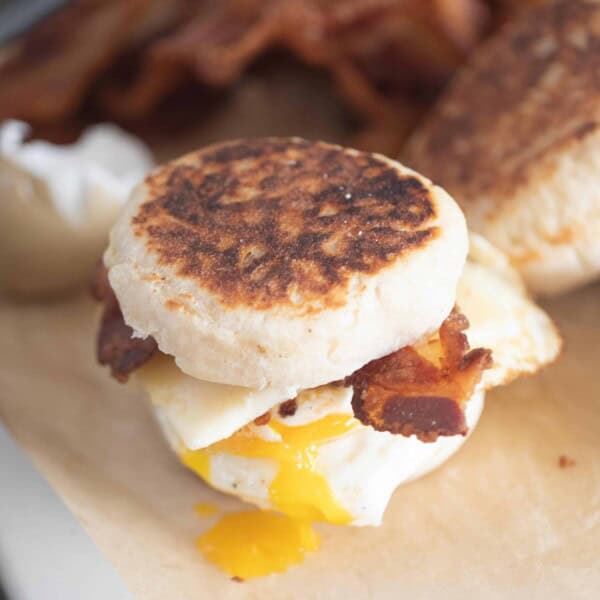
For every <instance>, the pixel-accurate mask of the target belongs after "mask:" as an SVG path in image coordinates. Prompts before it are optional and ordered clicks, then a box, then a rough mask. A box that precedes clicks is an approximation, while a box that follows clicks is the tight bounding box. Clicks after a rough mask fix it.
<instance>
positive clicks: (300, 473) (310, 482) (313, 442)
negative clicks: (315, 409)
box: [181, 414, 357, 579]
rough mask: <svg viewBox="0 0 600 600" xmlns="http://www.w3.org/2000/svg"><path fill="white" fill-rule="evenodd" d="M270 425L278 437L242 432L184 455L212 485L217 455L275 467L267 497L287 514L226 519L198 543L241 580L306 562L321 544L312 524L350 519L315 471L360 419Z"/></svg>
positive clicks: (347, 417)
mask: <svg viewBox="0 0 600 600" xmlns="http://www.w3.org/2000/svg"><path fill="white" fill-rule="evenodd" d="M266 426H267V427H270V428H271V429H272V430H273V431H274V432H276V433H277V434H279V437H280V439H279V440H275V441H271V440H265V439H263V438H261V437H259V436H257V435H256V434H255V433H254V432H252V431H251V430H249V429H248V428H243V429H241V430H240V431H238V432H236V433H235V434H233V435H232V436H231V437H229V438H227V439H226V440H222V441H220V442H217V443H215V444H213V445H212V446H209V447H208V448H205V449H202V450H195V451H184V452H183V454H182V455H181V460H182V461H183V463H184V464H185V465H186V466H188V467H189V468H190V469H192V470H193V471H195V472H196V473H198V474H199V475H200V476H201V477H202V478H203V479H205V480H206V481H209V482H210V456H211V454H213V453H216V452H224V453H229V454H233V455H236V456H243V457H246V458H262V459H271V460H273V461H275V462H276V463H277V465H278V471H277V474H276V475H275V478H274V479H273V481H272V482H271V485H270V486H269V498H270V500H271V503H272V504H273V506H275V507H276V508H277V509H278V510H279V511H281V512H282V513H284V515H277V514H275V513H270V512H262V511H252V512H243V513H237V514H230V515H226V516H224V517H222V518H221V519H220V520H219V521H218V522H217V524H216V525H215V526H214V527H213V528H212V529H210V530H209V531H208V532H207V533H205V534H204V535H203V536H202V537H201V538H200V539H199V540H198V547H199V549H200V550H201V551H202V552H203V554H204V555H205V556H206V557H207V558H208V559H209V560H210V561H211V562H213V563H215V564H216V565H218V566H219V567H221V568H222V569H223V570H224V571H226V572H227V573H229V574H231V575H234V576H237V577H241V578H243V579H246V578H249V577H259V576H261V575H267V574H269V573H278V572H282V571H284V570H285V569H287V568H288V567H289V566H291V565H293V564H296V563H299V562H302V560H303V558H304V553H305V552H306V551H312V550H316V549H317V546H318V538H317V537H316V533H315V532H314V531H313V529H312V527H311V525H310V523H311V522H312V521H328V522H330V523H336V524H340V525H342V524H348V523H349V522H350V521H351V520H352V517H351V515H350V514H349V513H348V511H346V509H344V508H343V507H342V506H340V505H339V504H338V502H337V501H336V499H335V497H334V495H333V493H332V491H331V489H330V488H329V484H328V483H327V480H326V479H325V478H324V477H323V476H322V475H321V474H320V473H318V472H317V470H316V462H317V452H318V449H319V446H320V445H322V444H324V443H325V442H327V441H328V440H330V439H332V438H335V437H337V436H340V435H342V434H344V433H347V432H348V431H351V430H352V429H353V428H354V427H356V426H357V421H356V420H355V419H354V418H353V417H352V416H351V415H347V414H331V415H327V416H325V417H323V418H321V419H319V420H317V421H313V422H312V423H307V424H305V425H297V426H289V425H285V424H283V423H282V422H280V421H275V420H272V421H271V422H270V423H269V424H268V425H266Z"/></svg>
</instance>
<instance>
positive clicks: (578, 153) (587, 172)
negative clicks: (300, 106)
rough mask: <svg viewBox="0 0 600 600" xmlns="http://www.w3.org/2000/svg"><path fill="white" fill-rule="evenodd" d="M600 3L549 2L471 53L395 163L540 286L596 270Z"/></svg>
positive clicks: (580, 279)
mask: <svg viewBox="0 0 600 600" xmlns="http://www.w3.org/2000/svg"><path fill="white" fill-rule="evenodd" d="M599 57H600V4H598V2H593V1H591V0H552V1H550V2H547V3H542V4H541V5H540V6H539V7H537V8H535V9H532V10H531V11H529V12H526V13H524V14H523V16H522V17H521V19H519V20H517V21H515V22H513V23H510V24H508V25H507V26H505V27H504V28H503V29H501V30H500V31H499V32H498V33H497V34H496V35H495V36H494V37H493V38H492V39H491V40H490V41H489V42H488V43H486V44H484V45H483V46H482V47H481V48H480V49H479V50H477V51H476V52H475V53H474V55H473V57H472V60H471V61H470V63H469V64H467V66H466V67H464V68H463V70H462V71H459V73H458V74H457V76H456V77H455V79H454V80H453V82H452V83H451V85H450V87H449V89H448V91H447V92H446V93H445V95H444V96H443V97H442V99H441V101H440V102H439V104H438V105H437V107H436V108H434V110H433V111H432V113H430V115H429V116H428V117H427V118H426V120H425V122H424V124H423V125H422V126H421V127H420V128H419V129H417V131H416V133H415V134H414V135H413V137H412V138H411V139H410V140H409V142H408V144H407V146H406V148H405V150H404V152H403V155H402V157H403V160H405V161H406V163H407V164H409V165H410V166H412V167H414V168H415V169H418V170H419V171H420V172H422V173H425V174H426V175H427V176H429V177H431V178H433V179H434V180H435V181H436V182H439V183H440V185H442V186H444V187H445V188H446V189H447V190H448V191H449V192H450V193H451V194H453V195H454V197H455V198H456V199H457V201H458V202H459V204H460V206H461V208H462V209H463V210H464V212H465V215H466V217H467V221H468V223H469V227H470V228H472V229H474V230H475V231H478V232H480V233H481V234H483V235H484V236H485V237H486V238H487V239H489V240H490V241H491V242H492V243H493V244H494V245H495V246H497V247H498V248H499V249H500V250H501V251H503V252H505V253H506V254H507V255H508V256H509V258H510V261H511V263H512V264H513V265H514V266H515V267H516V268H517V269H518V270H519V271H520V272H521V274H522V275H523V276H524V278H525V280H526V283H527V285H528V286H529V288H530V289H531V290H532V291H533V292H535V293H539V294H556V293H560V292H564V291H567V290H569V289H571V288H573V287H575V286H578V285H580V284H583V283H586V282H588V281H591V280H592V279H594V278H596V277H598V275H599V274H600V193H599V191H598V171H599V165H600V127H599V119H598V111H599V110H600V75H599V73H600V71H599V65H600V60H599Z"/></svg>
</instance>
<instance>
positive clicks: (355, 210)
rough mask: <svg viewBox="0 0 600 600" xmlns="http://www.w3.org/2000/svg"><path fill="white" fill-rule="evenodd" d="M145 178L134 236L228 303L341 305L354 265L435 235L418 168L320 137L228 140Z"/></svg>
mask: <svg viewBox="0 0 600 600" xmlns="http://www.w3.org/2000/svg"><path fill="white" fill-rule="evenodd" d="M146 185H147V188H148V192H149V195H150V198H151V200H149V201H148V202H146V203H144V204H142V205H141V206H140V208H139V210H138V213H137V214H136V215H135V217H134V218H133V220H132V226H133V231H134V233H135V235H137V236H139V237H141V238H143V239H145V241H146V246H147V248H148V251H149V252H152V253H153V254H155V256H156V258H157V260H158V262H159V264H161V265H170V266H172V267H174V268H175V270H176V272H177V273H178V275H179V276H182V277H186V278H191V279H194V280H195V281H197V283H198V284H199V285H200V286H202V287H203V288H205V289H207V290H208V291H210V292H211V293H212V294H214V295H216V296H217V297H218V298H219V299H220V300H221V301H222V302H223V303H224V304H227V305H230V306H236V305H249V306H252V307H253V308H257V309H266V308H269V307H272V306H274V305H278V304H279V305H292V306H295V307H297V308H298V309H300V307H301V309H302V310H303V311H306V312H312V311H315V310H321V309H323V308H326V307H334V306H340V305H342V304H343V303H344V292H345V290H346V289H347V285H348V282H349V280H350V278H351V277H352V276H353V275H355V274H357V273H364V274H373V273H376V272H378V271H380V270H381V269H384V268H385V267H387V266H389V265H390V264H392V263H393V262H395V261H397V260H398V258H399V257H400V256H403V255H406V254H408V253H409V252H411V251H415V250H417V249H419V248H421V247H423V246H425V245H426V244H427V243H429V242H430V241H431V240H432V239H434V238H435V236H436V235H437V229H436V228H435V227H433V226H432V225H431V222H432V220H433V219H434V218H435V210H436V207H435V204H434V202H433V200H432V198H431V192H430V191H429V190H428V188H427V187H426V186H425V185H424V184H423V183H422V182H421V181H420V180H419V179H418V178H416V177H414V176H411V175H401V174H399V173H398V172H397V171H396V170H395V169H394V168H393V167H391V166H390V165H389V164H388V163H387V162H386V161H384V160H383V159H381V158H379V157H377V156H374V155H372V154H368V153H363V152H358V151H348V150H345V149H342V148H339V147H336V146H332V145H329V144H325V143H322V142H308V141H305V140H300V139H296V138H294V139H277V138H268V139H259V140H241V141H235V142H230V143H225V144H222V145H219V146H213V147H210V148H207V149H205V150H202V151H199V152H196V153H193V154H191V155H188V156H186V157H184V158H183V159H182V160H180V161H177V162H175V163H170V164H168V165H166V166H165V167H163V168H162V169H159V170H158V171H156V172H154V173H153V174H151V175H150V176H149V177H148V178H147V179H146Z"/></svg>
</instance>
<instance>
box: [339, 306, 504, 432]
mask: <svg viewBox="0 0 600 600" xmlns="http://www.w3.org/2000/svg"><path fill="white" fill-rule="evenodd" d="M468 326H469V322H468V321H467V319H466V317H465V316H464V315H462V314H461V313H460V312H458V311H457V310H454V311H453V312H452V313H451V314H450V316H449V317H448V318H447V319H446V320H445V321H444V323H443V324H442V326H441V327H440V331H439V335H440V346H441V351H442V356H441V357H440V364H439V366H438V365H435V364H433V363H432V362H430V361H429V360H427V359H426V358H424V357H423V356H421V355H420V354H419V353H418V352H417V351H416V350H415V349H414V348H413V347H412V346H406V347H404V348H401V349H400V350H398V351H397V352H394V353H392V354H389V355H387V356H384V357H383V358H380V359H378V360H374V361H371V362H370V363H368V364H366V365H365V366H364V367H362V368H361V369H359V370H358V371H356V372H355V373H353V374H352V375H351V376H350V377H348V378H346V385H351V386H352V387H353V388H354V395H353V397H352V408H353V410H354V415H355V416H356V418H357V419H358V420H359V421H360V422H361V423H363V424H364V425H369V426H371V427H373V428H374V429H376V430H377V431H389V432H390V433H394V434H400V435H405V436H410V435H416V436H417V437H418V438H419V439H420V440H421V441H423V442H434V441H436V440H437V438H438V437H439V436H449V435H466V433H467V431H468V428H467V424H466V421H465V414H464V404H465V402H466V401H467V400H468V399H469V398H470V397H471V395H472V394H473V391H474V389H475V386H476V385H477V384H478V383H479V381H480V379H481V374H482V372H483V371H484V370H485V369H487V368H489V367H491V365H492V355H491V351H490V350H487V349H484V348H476V349H475V350H471V351H469V343H468V341H467V338H466V336H465V335H464V334H463V333H462V332H463V331H464V330H465V329H466V328H467V327H468Z"/></svg>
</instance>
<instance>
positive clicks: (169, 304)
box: [165, 298, 183, 310]
mask: <svg viewBox="0 0 600 600" xmlns="http://www.w3.org/2000/svg"><path fill="white" fill-rule="evenodd" d="M165 308H167V309H169V310H180V309H182V308H183V304H181V302H177V301H176V300H173V299H171V298H169V299H168V300H165Z"/></svg>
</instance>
